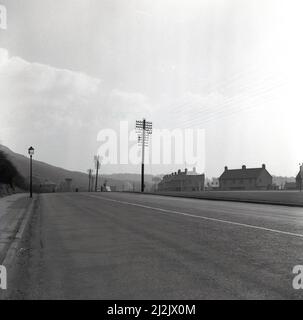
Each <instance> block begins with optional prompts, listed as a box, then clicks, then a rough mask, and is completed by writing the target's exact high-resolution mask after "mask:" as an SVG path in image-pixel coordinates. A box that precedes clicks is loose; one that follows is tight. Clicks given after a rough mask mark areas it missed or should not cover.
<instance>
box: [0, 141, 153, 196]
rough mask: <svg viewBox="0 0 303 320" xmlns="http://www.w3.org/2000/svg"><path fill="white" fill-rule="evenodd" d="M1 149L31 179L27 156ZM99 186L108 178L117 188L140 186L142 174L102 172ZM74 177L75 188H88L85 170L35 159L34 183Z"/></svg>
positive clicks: (130, 188) (45, 182) (150, 184)
mask: <svg viewBox="0 0 303 320" xmlns="http://www.w3.org/2000/svg"><path fill="white" fill-rule="evenodd" d="M0 150H3V152H5V154H6V155H7V156H8V158H9V159H10V160H11V161H12V163H13V164H14V165H15V167H16V168H17V170H18V171H19V173H20V174H21V175H22V176H23V177H24V178H25V180H26V181H28V179H29V159H28V157H26V156H23V155H21V154H18V153H15V152H13V151H12V150H10V149H9V148H7V147H5V146H3V145H0ZM100 176H101V177H100V180H99V182H100V183H99V186H100V185H101V184H103V183H104V182H105V180H106V182H107V185H109V186H115V187H116V188H117V190H120V191H123V190H125V191H129V190H136V191H138V190H139V188H140V181H141V180H140V179H141V178H140V177H141V176H140V174H112V175H102V172H101V174H100ZM67 178H68V179H72V187H73V189H75V188H78V189H79V191H86V190H87V188H88V175H87V174H86V173H83V172H78V171H69V170H66V169H62V168H59V167H55V166H52V165H50V164H47V163H45V162H41V161H37V160H33V181H34V185H36V186H38V185H40V184H51V183H53V184H56V185H60V184H62V183H63V182H64V180H65V179H67ZM145 179H146V187H147V188H151V186H152V176H151V175H146V177H145Z"/></svg>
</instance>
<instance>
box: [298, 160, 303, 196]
mask: <svg viewBox="0 0 303 320" xmlns="http://www.w3.org/2000/svg"><path fill="white" fill-rule="evenodd" d="M299 166H300V171H299V175H298V177H299V183H300V192H301V191H302V180H303V162H302V163H299Z"/></svg>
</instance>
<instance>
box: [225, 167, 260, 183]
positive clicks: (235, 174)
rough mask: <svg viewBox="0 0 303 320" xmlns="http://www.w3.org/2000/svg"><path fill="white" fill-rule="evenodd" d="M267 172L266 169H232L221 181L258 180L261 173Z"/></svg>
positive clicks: (227, 171) (226, 172)
mask: <svg viewBox="0 0 303 320" xmlns="http://www.w3.org/2000/svg"><path fill="white" fill-rule="evenodd" d="M263 170H266V169H264V168H250V169H232V170H226V171H224V172H223V173H222V175H221V176H220V179H223V180H231V179H254V178H255V179H256V178H258V177H259V175H260V174H261V172H262V171H263Z"/></svg>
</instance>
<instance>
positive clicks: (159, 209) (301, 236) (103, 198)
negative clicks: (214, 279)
mask: <svg viewBox="0 0 303 320" xmlns="http://www.w3.org/2000/svg"><path fill="white" fill-rule="evenodd" d="M89 197H93V198H97V199H100V200H101V199H102V200H107V201H111V202H116V203H121V204H126V205H130V206H134V207H141V208H145V209H150V210H156V211H160V212H163V213H164V214H165V213H173V214H178V215H182V216H187V217H191V218H197V219H203V220H208V221H214V222H219V223H226V224H231V225H236V226H240V227H245V228H250V229H257V230H263V231H268V232H273V233H279V234H284V235H288V236H293V237H299V238H303V234H299V233H293V232H287V231H282V230H276V229H271V228H265V227H260V226H255V225H251V224H246V223H240V222H234V221H229V220H223V219H216V218H210V217H205V216H197V215H195V214H191V213H186V212H181V211H175V210H169V209H162V208H158V207H151V206H146V205H143V204H139V203H133V202H127V201H122V200H116V199H109V198H105V197H101V196H94V195H89Z"/></svg>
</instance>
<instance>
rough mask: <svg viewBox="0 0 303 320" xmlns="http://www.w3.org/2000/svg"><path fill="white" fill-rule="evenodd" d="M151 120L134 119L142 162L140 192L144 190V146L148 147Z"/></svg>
mask: <svg viewBox="0 0 303 320" xmlns="http://www.w3.org/2000/svg"><path fill="white" fill-rule="evenodd" d="M152 126H153V124H152V122H148V121H146V120H145V119H143V120H142V121H136V130H137V133H138V144H139V145H142V164H141V192H144V189H145V184H144V160H145V159H144V158H145V147H148V141H149V135H151V134H152V130H153V129H152Z"/></svg>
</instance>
